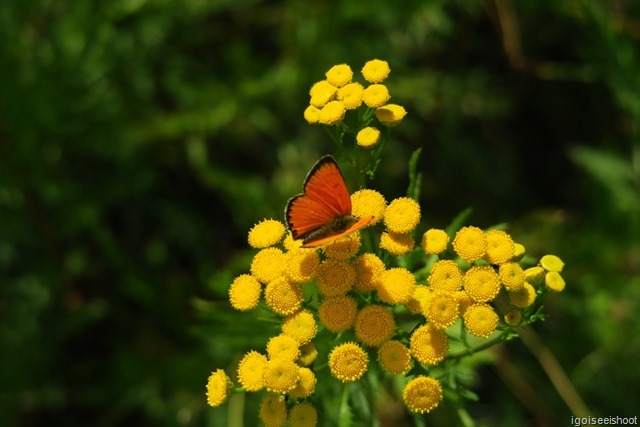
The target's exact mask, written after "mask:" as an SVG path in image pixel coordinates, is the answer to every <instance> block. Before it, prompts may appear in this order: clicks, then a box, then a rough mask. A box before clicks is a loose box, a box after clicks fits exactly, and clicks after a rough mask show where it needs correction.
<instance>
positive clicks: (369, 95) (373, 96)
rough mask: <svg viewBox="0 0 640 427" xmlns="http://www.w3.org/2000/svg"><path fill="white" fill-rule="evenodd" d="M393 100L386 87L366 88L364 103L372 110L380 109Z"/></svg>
mask: <svg viewBox="0 0 640 427" xmlns="http://www.w3.org/2000/svg"><path fill="white" fill-rule="evenodd" d="M389 98H391V95H389V89H387V87H386V86H385V85H381V84H372V85H369V86H367V87H366V88H365V90H364V94H363V95H362V101H363V102H364V103H365V104H366V105H367V107H371V108H379V107H382V106H383V105H385V104H386V103H387V101H388V100H389Z"/></svg>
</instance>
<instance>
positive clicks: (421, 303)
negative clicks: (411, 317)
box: [405, 285, 433, 314]
mask: <svg viewBox="0 0 640 427" xmlns="http://www.w3.org/2000/svg"><path fill="white" fill-rule="evenodd" d="M432 297H433V290H431V288H430V287H429V286H424V285H416V287H415V289H414V290H413V296H412V297H411V299H410V300H409V302H408V303H406V304H405V305H406V306H407V308H408V309H409V311H410V312H411V313H413V314H418V313H425V312H426V311H427V310H428V308H429V304H430V303H431V298H432Z"/></svg>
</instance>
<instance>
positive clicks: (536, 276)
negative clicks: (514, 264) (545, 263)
mask: <svg viewBox="0 0 640 427" xmlns="http://www.w3.org/2000/svg"><path fill="white" fill-rule="evenodd" d="M544 274H545V271H544V268H542V267H538V266H536V267H530V268H527V269H526V270H525V271H524V280H525V281H526V282H529V283H531V284H532V285H535V286H538V285H541V284H542V281H543V279H544Z"/></svg>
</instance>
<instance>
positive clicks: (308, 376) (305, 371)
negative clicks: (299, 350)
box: [289, 367, 317, 399]
mask: <svg viewBox="0 0 640 427" xmlns="http://www.w3.org/2000/svg"><path fill="white" fill-rule="evenodd" d="M299 371H300V378H299V379H298V385H296V387H295V388H294V389H293V390H291V391H290V392H289V396H291V397H293V398H294V399H304V398H305V397H309V396H311V395H312V394H313V391H314V390H315V388H316V382H317V380H316V376H315V375H314V373H313V371H312V370H311V369H309V368H303V367H301V368H300V369H299Z"/></svg>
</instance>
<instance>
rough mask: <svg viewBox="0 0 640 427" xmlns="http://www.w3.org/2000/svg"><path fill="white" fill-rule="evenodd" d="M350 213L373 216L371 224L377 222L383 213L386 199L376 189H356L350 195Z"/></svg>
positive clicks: (357, 215) (356, 215)
mask: <svg viewBox="0 0 640 427" xmlns="http://www.w3.org/2000/svg"><path fill="white" fill-rule="evenodd" d="M351 206H352V207H351V213H352V215H353V216H355V217H358V218H366V217H371V216H372V217H373V221H371V224H372V225H373V224H377V223H378V222H380V220H381V219H382V216H383V215H384V210H385V207H386V206H387V201H386V200H385V199H384V196H383V195H382V194H380V193H379V192H377V191H376V190H369V189H366V188H365V189H363V190H358V191H356V192H355V193H353V194H352V195H351Z"/></svg>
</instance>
